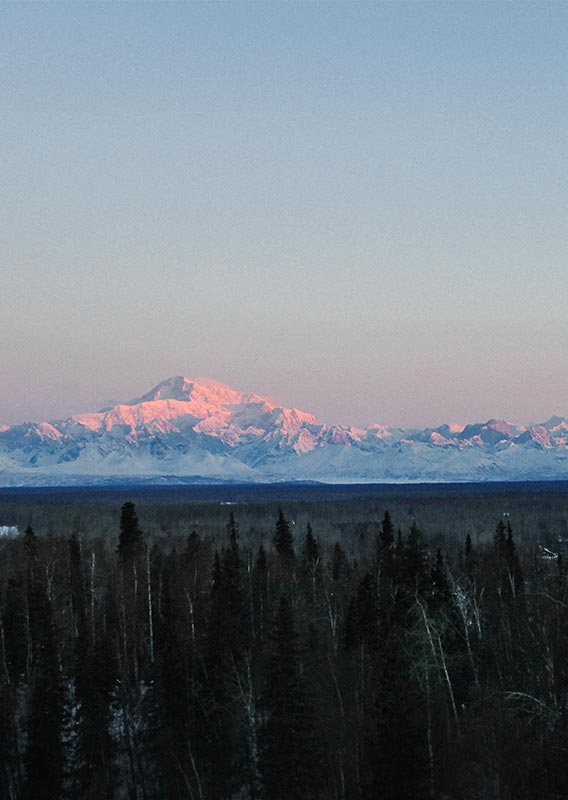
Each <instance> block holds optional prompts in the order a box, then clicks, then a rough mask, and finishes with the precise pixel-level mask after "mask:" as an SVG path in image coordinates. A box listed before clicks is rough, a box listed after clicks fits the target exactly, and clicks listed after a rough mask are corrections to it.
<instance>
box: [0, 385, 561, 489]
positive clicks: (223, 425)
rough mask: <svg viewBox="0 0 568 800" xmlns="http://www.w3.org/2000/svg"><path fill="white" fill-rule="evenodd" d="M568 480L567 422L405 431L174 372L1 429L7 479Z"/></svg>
mask: <svg viewBox="0 0 568 800" xmlns="http://www.w3.org/2000/svg"><path fill="white" fill-rule="evenodd" d="M564 478H568V421H567V420H566V419H565V418H563V417H552V418H551V419H549V420H548V422H544V423H542V424H541V425H534V426H531V427H521V426H516V425H512V424H511V423H509V422H504V421H502V420H494V419H492V420H489V421H488V422H483V423H477V424H471V425H466V426H465V427H460V426H455V425H442V426H441V427H439V428H436V429H429V428H428V429H426V430H402V429H400V428H390V427H385V426H383V425H371V426H370V427H369V428H365V429H362V428H356V427H346V426H342V425H326V424H323V423H321V422H319V421H318V420H317V419H316V417H314V416H313V415H312V414H307V413H305V412H303V411H298V410H297V409H295V408H283V407H282V406H279V405H278V404H277V403H275V402H274V401H272V400H269V399H268V398H266V397H261V396H259V395H256V394H244V393H242V392H238V391H236V390H234V389H231V388H230V387H228V386H224V385H223V384H221V383H217V382H216V381H213V380H210V379H205V378H204V379H197V380H190V379H188V378H184V377H181V376H178V377H174V378H169V379H168V380H166V381H163V382H162V383H160V384H158V385H157V386H156V387H155V388H154V389H152V390H151V391H150V392H147V393H146V394H144V395H142V396H141V397H138V398H136V399H135V400H132V401H130V402H128V403H121V404H118V405H115V406H113V407H111V408H107V409H103V410H101V411H99V412H97V413H92V414H76V415H74V416H72V417H69V418H68V419H65V420H61V421H56V422H28V423H25V424H23V425H13V426H11V427H2V428H0V485H2V486H18V485H51V486H54V485H69V484H92V483H112V482H116V483H120V482H125V481H129V482H130V481H141V482H142V481H144V482H161V483H164V482H165V483H177V482H183V483H187V482H192V481H195V482H206V481H215V482H217V481H231V482H234V481H240V482H249V481H250V482H272V481H298V480H302V481H323V482H332V483H363V482H379V483H380V482H403V481H447V482H451V481H489V480H548V479H564Z"/></svg>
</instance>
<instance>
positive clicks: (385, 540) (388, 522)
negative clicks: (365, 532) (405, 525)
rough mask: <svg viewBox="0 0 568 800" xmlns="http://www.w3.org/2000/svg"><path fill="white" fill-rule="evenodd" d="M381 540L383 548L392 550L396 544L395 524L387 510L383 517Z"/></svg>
mask: <svg viewBox="0 0 568 800" xmlns="http://www.w3.org/2000/svg"><path fill="white" fill-rule="evenodd" d="M379 541H380V546H381V548H382V549H384V550H390V548H391V547H392V546H393V545H394V525H393V524H392V519H391V515H390V514H389V512H388V511H385V515H384V517H383V522H382V525H381V532H380V534H379Z"/></svg>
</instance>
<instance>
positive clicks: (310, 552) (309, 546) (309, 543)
mask: <svg viewBox="0 0 568 800" xmlns="http://www.w3.org/2000/svg"><path fill="white" fill-rule="evenodd" d="M319 558H320V548H319V544H318V542H317V540H316V538H315V536H314V534H313V533H312V526H311V525H310V523H309V522H308V527H307V530H306V541H305V543H304V561H305V562H306V563H307V564H308V565H309V566H313V565H314V564H316V563H317V562H318V561H319Z"/></svg>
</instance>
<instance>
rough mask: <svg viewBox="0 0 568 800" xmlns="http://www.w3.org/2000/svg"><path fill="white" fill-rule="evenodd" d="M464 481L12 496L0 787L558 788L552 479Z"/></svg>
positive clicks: (2, 615)
mask: <svg viewBox="0 0 568 800" xmlns="http://www.w3.org/2000/svg"><path fill="white" fill-rule="evenodd" d="M464 497H465V495H464V496H461V495H460V497H458V498H457V499H456V498H454V499H453V500H452V499H451V498H450V500H448V498H446V499H445V500H441V499H440V497H437V496H435V495H432V494H430V495H424V496H423V495H420V496H418V495H417V496H415V497H413V498H411V499H408V498H402V499H401V497H399V496H395V494H393V495H392V496H389V497H388V498H387V497H384V496H383V497H381V498H379V499H377V498H374V499H373V500H372V502H371V500H369V499H368V498H367V499H366V500H365V498H363V497H357V496H351V497H350V498H349V497H347V496H345V497H344V496H341V497H337V498H336V499H335V500H334V501H333V502H329V498H328V501H326V500H325V499H322V498H317V499H314V501H313V502H311V503H309V502H307V501H306V498H305V497H301V498H300V499H298V498H295V500H294V499H290V498H284V502H279V501H278V499H277V498H273V497H271V498H270V499H269V500H263V501H262V502H261V501H257V504H256V505H254V504H253V503H251V501H250V499H248V500H243V499H242V498H241V500H239V501H238V502H237V501H235V502H233V501H231V502H227V503H218V502H215V503H213V502H212V501H210V499H206V500H203V502H201V503H197V504H195V503H194V504H193V505H192V504H188V503H186V502H185V501H182V500H180V501H179V502H176V503H171V504H166V505H164V504H163V503H162V504H160V503H157V502H156V501H155V498H154V497H146V498H145V499H141V498H134V499H135V500H136V502H133V501H132V500H125V498H122V501H121V503H117V502H116V499H117V498H116V497H115V496H113V497H112V498H111V500H109V499H108V498H107V499H106V500H105V503H104V504H100V505H97V503H96V502H91V500H89V501H88V503H86V504H85V502H83V504H82V505H81V504H77V503H75V504H74V502H73V500H70V501H69V503H68V505H67V506H62V505H61V504H59V505H57V504H53V503H52V502H43V501H42V502H37V503H36V504H35V505H34V504H33V503H32V504H31V505H30V501H29V498H26V497H25V496H22V497H18V498H13V497H12V498H9V501H7V502H6V503H4V504H0V511H1V512H2V513H4V516H5V519H4V520H0V521H4V522H7V523H16V524H17V525H18V527H19V528H20V532H19V533H17V535H6V536H3V537H1V538H0V797H1V798H6V800H60V798H61V800H107V799H108V800H110V799H111V798H112V800H158V799H160V800H162V799H163V798H174V799H175V798H188V799H189V798H190V799H191V800H237V799H238V800H435V799H436V798H439V799H440V800H474V799H475V800H524V799H525V798H526V800H548V799H550V800H554V799H555V798H566V797H568V706H567V698H568V564H566V556H568V552H567V553H566V554H565V553H564V549H565V548H566V547H568V538H567V537H566V536H565V535H564V534H565V527H566V513H565V512H566V495H565V494H564V493H560V494H558V495H555V497H556V500H555V501H554V502H553V503H551V499H550V496H548V495H543V496H542V497H541V498H540V500H538V503H540V505H538V512H537V513H536V515H531V511H530V508H531V504H530V502H528V501H526V498H525V500H524V501H522V500H521V499H520V498H521V495H519V496H518V497H517V501H515V502H513V501H512V500H511V497H508V498H504V497H502V496H501V495H499V497H497V498H495V497H494V498H493V499H492V498H491V497H490V496H488V495H487V496H485V499H483V496H481V499H480V497H478V496H477V495H475V496H472V497H470V498H469V500H468V499H467V498H465V499H464ZM386 500H389V501H390V502H389V505H388V506H387V505H386V504H385V503H386ZM523 502H524V505H523ZM62 508H64V511H62ZM77 509H79V510H80V513H79V512H77V513H74V510H77ZM464 509H465V511H464ZM507 509H509V510H507ZM180 520H182V522H183V524H182V523H180ZM349 520H351V523H349ZM24 521H25V524H24ZM193 523H194V524H193Z"/></svg>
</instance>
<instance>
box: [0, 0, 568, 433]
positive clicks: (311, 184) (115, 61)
mask: <svg viewBox="0 0 568 800" xmlns="http://www.w3.org/2000/svg"><path fill="white" fill-rule="evenodd" d="M567 41H568V6H566V4H565V3H541V2H539V3H534V4H533V3H502V4H501V3H493V2H487V3H398V2H391V3H385V4H381V3H372V4H365V3H350V2H345V3H270V4H269V3H266V4H265V3H219V4H213V3H200V4H191V3H179V4H178V3H79V2H73V3H53V4H51V3H38V4H35V3H12V4H11V3H5V4H3V5H2V6H1V7H0V100H1V102H2V108H3V114H2V115H1V118H0V141H1V142H2V150H1V152H2V158H1V159H0V203H1V207H2V209H3V213H2V217H1V218H0V259H1V270H2V272H1V283H0V319H1V320H2V335H1V336H0V380H1V381H2V385H3V391H2V392H1V393H0V395H1V396H0V422H13V421H18V420H21V419H25V418H38V417H58V416H65V415H66V414H68V413H71V412H73V411H76V410H84V409H88V408H96V407H97V406H98V405H100V404H103V403H105V402H106V401H108V400H110V399H127V398H129V397H131V396H136V395H139V394H141V393H143V392H144V391H146V390H147V389H149V388H150V386H151V385H153V384H154V383H157V382H158V381H159V380H161V379H163V378H165V377H167V376H169V375H173V374H181V373H183V374H186V375H188V376H190V377H196V376H200V375H207V376H210V377H214V378H216V379H218V380H221V381H224V382H226V383H229V384H231V385H234V386H235V387H236V388H242V389H245V390H254V391H257V392H259V393H265V394H269V395H271V396H277V397H280V398H281V399H282V400H283V401H284V402H285V403H287V404H290V405H295V406H297V407H300V408H303V409H305V410H309V411H313V412H314V413H316V414H318V415H319V416H321V417H322V418H323V419H325V420H334V421H340V422H353V423H358V424H363V423H370V422H375V421H380V422H385V423H389V424H403V425H426V424H432V425H435V424H439V423H441V422H443V421H447V420H458V421H470V420H474V419H475V420H478V419H486V418H488V417H490V416H499V417H501V416H503V417H507V418H509V419H513V420H515V421H519V422H528V421H537V420H538V421H540V420H543V419H544V418H545V417H547V416H550V415H551V414H555V413H559V414H567V415H568V405H567V398H568V392H567V389H568V371H567V370H566V365H567V348H568V314H567V305H568V291H567V290H566V283H567V276H568V263H567V252H568V248H567V245H568V241H567V239H568V225H567V224H566V216H567V214H566V212H567V208H568V203H567V199H568V196H567V195H568V190H567V186H568V181H567V177H568V176H567V164H568V157H567V155H566V154H567V147H566V145H567V133H568V125H567V122H568V108H567V102H568V101H567V98H568V92H567V90H568V69H567V67H568V63H567V62H568V57H567V56H566V42H567Z"/></svg>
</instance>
